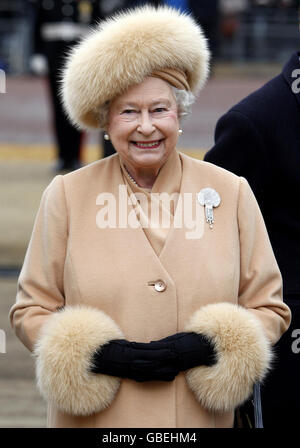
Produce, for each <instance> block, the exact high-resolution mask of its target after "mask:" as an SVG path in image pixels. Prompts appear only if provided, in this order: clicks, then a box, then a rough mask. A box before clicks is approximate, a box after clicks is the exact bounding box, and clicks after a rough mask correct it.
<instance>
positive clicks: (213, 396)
mask: <svg viewBox="0 0 300 448" xmlns="http://www.w3.org/2000/svg"><path fill="white" fill-rule="evenodd" d="M185 330H186V331H193V332H195V333H198V334H199V333H201V334H203V335H205V336H207V337H208V338H209V339H210V340H211V341H212V342H213V343H214V345H215V349H216V351H217V359H218V361H217V363H216V364H214V365H213V366H210V367H208V366H200V367H195V368H193V369H190V370H188V371H187V372H186V373H185V375H186V380H187V383H188V384H189V386H190V387H191V389H192V390H193V392H194V393H195V395H196V398H197V399H198V401H199V402H201V404H202V405H203V406H204V407H206V408H208V409H211V410H213V411H220V412H225V411H229V410H233V409H234V408H236V407H237V406H239V405H241V404H242V403H243V402H244V401H245V400H247V398H249V396H250V395H251V394H252V391H253V385H254V383H255V382H257V381H262V379H263V378H264V376H265V375H266V373H267V371H268V369H269V367H270V362H271V358H272V352H271V347H270V343H269V341H268V339H267V337H266V336H265V333H264V330H263V327H262V324H261V323H260V321H259V320H258V319H257V318H256V317H255V316H254V315H253V314H252V313H251V312H250V311H248V310H247V309H245V308H243V307H241V306H238V305H234V304H231V303H216V304H211V305H207V306H204V307H203V308H201V309H199V310H198V311H196V312H195V313H194V314H193V316H192V318H191V320H190V322H189V324H188V325H187V327H186V329H185Z"/></svg>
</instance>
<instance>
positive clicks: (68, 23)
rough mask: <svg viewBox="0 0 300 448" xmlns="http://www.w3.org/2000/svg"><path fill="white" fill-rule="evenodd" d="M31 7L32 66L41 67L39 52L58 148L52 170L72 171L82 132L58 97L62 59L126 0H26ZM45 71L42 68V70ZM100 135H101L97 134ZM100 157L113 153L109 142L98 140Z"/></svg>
mask: <svg viewBox="0 0 300 448" xmlns="http://www.w3.org/2000/svg"><path fill="white" fill-rule="evenodd" d="M29 3H30V4H31V6H32V7H33V9H34V18H35V26H34V49H33V50H34V58H33V60H32V69H33V71H35V72H38V71H39V68H40V67H42V63H41V62H42V60H41V57H40V56H41V55H43V56H44V57H45V58H46V62H47V74H48V76H47V80H48V83H49V93H50V101H51V104H52V109H53V127H54V134H55V140H56V144H57V148H58V162H57V164H56V167H55V170H56V171H72V170H74V169H76V168H79V167H80V158H81V149H82V144H83V139H84V133H82V132H80V131H78V130H77V129H76V128H75V127H74V126H72V125H71V124H70V122H69V120H68V118H67V117H66V115H65V113H64V111H63V109H62V105H61V101H60V97H59V77H60V69H61V65H62V61H63V60H64V57H65V55H66V53H67V52H68V49H69V48H70V47H72V46H73V45H74V44H75V43H76V42H77V41H78V40H79V39H80V38H82V37H83V36H84V35H85V34H86V33H87V32H88V31H89V29H90V26H91V25H93V24H96V23H98V22H99V21H101V20H103V19H104V18H105V17H106V16H107V15H110V14H113V13H115V12H116V11H118V10H121V9H122V8H125V7H127V6H128V5H129V6H130V4H131V3H133V1H132V0H131V1H128V0H114V1H111V0H110V1H109V0H106V1H105V0H101V1H99V0H98V1H95V0H74V1H73V0H68V1H63V0H55V1H54V0H29ZM44 72H45V71H44ZM101 135H103V134H101ZM102 143H103V156H104V157H106V156H109V155H111V154H113V153H114V148H113V146H112V144H111V142H109V141H106V140H104V139H102Z"/></svg>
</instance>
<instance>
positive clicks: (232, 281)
mask: <svg viewBox="0 0 300 448" xmlns="http://www.w3.org/2000/svg"><path fill="white" fill-rule="evenodd" d="M208 59H209V55H208V50H207V45H206V41H205V39H204V37H203V35H202V32H201V30H200V29H199V27H198V26H197V25H196V24H195V22H194V21H193V20H192V19H191V18H190V17H188V16H185V15H182V14H180V13H179V12H177V11H175V10H172V9H169V8H158V9H153V8H151V7H144V8H141V9H136V10H131V11H127V12H126V13H123V14H121V15H118V16H116V17H114V18H112V19H110V20H108V21H107V22H105V23H104V24H101V26H100V27H99V28H97V29H96V30H94V31H93V32H92V33H91V34H90V35H89V36H88V37H87V38H85V39H84V40H83V41H82V42H81V43H80V44H79V46H78V47H76V48H75V49H73V51H72V52H71V53H70V55H69V57H68V60H67V63H66V66H65V70H64V73H63V83H62V95H63V101H64V104H65V107H66V110H67V111H68V114H69V116H70V118H71V120H72V121H73V122H74V123H75V124H77V125H78V126H81V127H85V128H87V127H88V128H91V127H94V128H102V129H104V130H105V131H106V138H107V139H111V141H112V143H113V145H114V147H115V149H116V151H117V153H116V154H115V155H113V156H111V157H109V158H107V159H103V160H101V161H97V162H95V163H93V164H91V165H89V166H86V167H84V168H82V169H80V170H77V171H75V172H73V173H70V174H67V175H65V176H56V177H55V178H54V179H53V181H52V182H51V184H50V185H49V186H48V188H47V189H46V191H45V192H44V195H43V198H42V201H41V205H40V209H39V212H38V215H37V218H36V222H35V225H34V230H33V234H32V238H31V241H30V244H29V247H28V251H27V254H26V258H25V261H24V266H23V269H22V272H21V275H20V278H19V289H18V295H17V301H16V304H15V305H14V306H13V307H12V309H11V312H10V318H11V322H12V325H13V327H14V328H15V331H16V333H17V335H18V337H19V338H20V339H21V340H22V342H23V343H24V344H25V345H26V346H27V347H28V348H29V349H30V350H32V351H33V352H34V355H35V357H36V373H37V381H38V386H39V389H40V391H41V393H42V394H43V396H44V397H46V399H47V400H48V401H49V409H48V411H49V419H48V425H49V426H51V427H65V426H68V427H170V428H172V427H173V428H174V427H232V426H233V419H234V410H235V408H236V407H237V406H239V405H240V404H241V403H243V402H244V401H245V400H246V399H247V398H248V397H249V395H250V394H251V392H252V388H253V384H254V383H255V382H257V381H262V379H263V378H264V376H265V375H266V373H267V371H268V369H269V366H270V360H271V345H272V344H274V343H275V342H276V341H277V340H278V339H279V338H280V336H281V334H282V333H283V332H284V331H285V330H286V329H287V327H288V325H289V322H290V312H289V309H288V307H287V306H286V305H285V304H284V303H283V302H282V298H281V276H280V272H279V270H278V267H277V264H276V261H275V259H274V255H273V252H272V249H271V246H270V243H269V239H268V236H267V233H266V230H265V226H264V222H263V219H262V217H261V214H260V211H259V208H258V206H257V203H256V201H255V199H254V196H253V194H252V192H251V190H250V187H249V186H248V184H247V182H246V181H245V180H244V179H243V178H239V177H237V176H235V175H233V174H231V173H229V172H227V171H225V170H223V169H220V168H218V167H216V166H213V165H210V164H209V163H205V162H202V161H198V160H195V159H192V158H189V157H187V156H185V155H183V154H181V153H180V152H178V151H177V150H176V144H177V140H178V136H179V134H180V132H181V131H180V121H181V117H182V116H183V115H184V114H185V113H186V112H187V109H188V108H189V106H190V104H191V103H192V101H193V98H194V94H195V93H197V92H198V91H199V89H200V88H201V87H202V86H203V84H204V82H205V80H206V78H207V73H208Z"/></svg>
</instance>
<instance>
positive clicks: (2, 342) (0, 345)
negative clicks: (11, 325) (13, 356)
mask: <svg viewBox="0 0 300 448" xmlns="http://www.w3.org/2000/svg"><path fill="white" fill-rule="evenodd" d="M0 353H6V335H5V331H4V330H1V328H0Z"/></svg>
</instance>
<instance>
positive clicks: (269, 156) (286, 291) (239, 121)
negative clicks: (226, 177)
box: [205, 51, 300, 427]
mask: <svg viewBox="0 0 300 448" xmlns="http://www.w3.org/2000/svg"><path fill="white" fill-rule="evenodd" d="M299 58H300V51H299V52H295V53H294V54H293V55H292V56H291V58H290V60H289V61H288V62H287V64H286V65H285V67H284V68H283V71H282V73H281V74H280V75H278V76H276V77H275V78H274V79H272V80H271V81H269V82H268V83H267V84H265V85H264V86H263V87H261V88H260V89H259V90H257V91H255V92H254V93H252V94H251V95H249V96H248V97H247V98H245V99H243V100H242V101H241V102H240V103H238V104H237V105H235V106H233V107H232V108H231V109H230V110H229V112H227V113H226V114H225V115H224V116H222V117H221V118H220V120H219V121H218V123H217V126H216V131H215V146H214V147H213V148H212V149H211V150H210V151H209V152H208V153H207V154H206V156H205V160H206V161H207V162H212V163H214V164H216V165H219V166H221V167H224V168H226V169H227V170H230V171H232V172H234V173H235V174H237V175H238V176H244V177H245V178H246V179H247V180H248V182H249V183H250V186H251V188H252V190H253V191H254V193H255V195H256V198H257V201H258V203H259V205H260V208H261V211H262V214H263V217H264V220H265V223H266V226H267V230H268V232H269V237H270V240H271V244H272V246H273V250H274V253H275V256H276V258H277V262H278V265H279V268H280V270H281V273H282V277H283V298H284V301H285V302H286V303H287V305H288V306H289V307H290V309H291V311H292V323H291V326H290V329H289V330H288V331H287V332H286V333H285V334H284V336H283V337H282V338H281V340H280V342H279V343H278V344H277V346H276V347H275V349H276V351H275V353H276V355H277V356H276V359H275V361H274V366H273V369H272V370H271V373H270V374H269V376H268V378H267V380H266V382H265V385H264V386H263V387H262V405H263V419H264V426H265V427H277V426H278V427H283V426H285V427H293V426H295V427H296V425H297V426H298V425H299V416H300V400H299V396H300V393H299V392H300V384H299V361H300V330H299V329H300V275H299V274H300V207H299V193H300V175H299V166H300V59H299Z"/></svg>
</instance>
